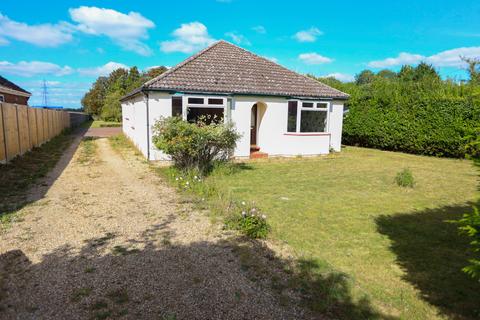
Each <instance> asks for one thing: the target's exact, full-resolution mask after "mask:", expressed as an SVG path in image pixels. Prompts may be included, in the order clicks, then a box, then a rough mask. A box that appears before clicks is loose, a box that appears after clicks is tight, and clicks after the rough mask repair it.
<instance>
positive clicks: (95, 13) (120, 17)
mask: <svg viewBox="0 0 480 320" xmlns="http://www.w3.org/2000/svg"><path fill="white" fill-rule="evenodd" d="M69 12H70V17H71V18H72V20H73V21H75V22H76V23H78V25H76V29H77V30H79V31H81V32H84V33H86V34H91V35H97V36H98V35H104V36H107V37H109V38H110V39H111V40H112V41H113V42H115V43H117V44H118V45H119V46H121V47H122V48H124V49H125V50H129V51H133V52H136V53H138V54H141V55H145V56H146V55H150V54H152V50H151V49H150V48H149V47H148V46H147V45H146V44H145V43H143V42H142V41H141V40H144V39H147V38H148V29H151V28H153V27H155V24H154V23H153V22H152V21H151V20H149V19H147V18H145V17H144V16H142V15H141V14H140V13H138V12H129V13H128V14H125V13H122V12H118V11H116V10H112V9H105V8H97V7H86V6H82V7H79V8H75V9H69Z"/></svg>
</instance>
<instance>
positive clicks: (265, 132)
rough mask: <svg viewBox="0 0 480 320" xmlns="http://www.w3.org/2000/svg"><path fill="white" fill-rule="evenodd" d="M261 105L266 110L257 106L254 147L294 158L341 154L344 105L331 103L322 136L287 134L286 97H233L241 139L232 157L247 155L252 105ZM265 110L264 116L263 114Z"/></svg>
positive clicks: (337, 102)
mask: <svg viewBox="0 0 480 320" xmlns="http://www.w3.org/2000/svg"><path fill="white" fill-rule="evenodd" d="M257 102H262V103H264V104H265V105H266V106H267V107H266V108H265V109H264V108H263V107H260V105H259V107H258V110H259V114H258V116H257V127H258V132H257V146H258V147H260V151H262V152H266V153H268V154H269V155H273V156H274V155H277V156H295V155H318V154H327V153H329V150H330V147H332V148H333V149H335V150H337V151H340V145H341V136H342V121H343V102H341V101H332V102H331V105H330V112H329V114H328V117H329V119H328V129H327V132H325V133H320V134H309V133H288V132H287V119H288V102H287V99H285V98H275V97H253V96H236V97H235V98H234V106H233V108H232V121H233V122H234V123H235V126H236V128H237V130H238V131H239V132H240V133H241V134H242V138H241V139H240V141H239V142H238V144H237V149H236V150H235V156H237V157H248V156H249V155H250V112H251V108H252V106H253V105H254V104H255V103H257ZM262 109H264V110H263V111H264V113H263V111H262Z"/></svg>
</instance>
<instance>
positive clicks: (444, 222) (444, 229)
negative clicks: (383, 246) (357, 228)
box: [376, 203, 480, 319]
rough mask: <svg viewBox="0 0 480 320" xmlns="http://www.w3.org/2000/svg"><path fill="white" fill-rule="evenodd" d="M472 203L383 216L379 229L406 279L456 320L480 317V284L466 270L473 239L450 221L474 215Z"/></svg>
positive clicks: (441, 310) (424, 297)
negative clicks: (389, 244)
mask: <svg viewBox="0 0 480 320" xmlns="http://www.w3.org/2000/svg"><path fill="white" fill-rule="evenodd" d="M472 205H473V204H470V203H468V204H465V205H459V206H447V207H442V208H437V209H428V210H424V211H420V212H413V213H405V214H397V215H384V216H380V217H379V218H377V220H376V223H377V228H378V231H379V232H380V233H381V234H384V235H387V236H388V237H389V238H390V240H391V250H392V251H393V252H394V253H395V254H396V256H397V263H398V264H399V265H400V266H401V267H402V268H403V270H404V271H405V275H404V279H405V280H406V281H408V282H410V283H411V284H412V285H414V286H415V288H417V289H418V290H419V291H420V293H421V296H422V298H423V299H424V300H425V301H427V302H428V303H430V304H432V305H434V306H436V307H437V308H438V309H439V310H440V312H441V313H443V314H444V315H446V316H448V317H450V318H452V319H478V318H479V317H480V282H478V281H475V280H473V279H472V278H470V277H469V276H467V275H466V274H465V273H463V272H462V271H461V269H462V268H463V267H465V266H466V265H467V264H468V259H471V258H472V257H473V255H472V252H471V251H469V245H468V242H469V240H468V238H467V237H465V236H463V235H461V234H459V232H458V228H457V227H458V226H457V225H455V224H453V223H449V222H448V221H451V220H458V219H459V218H460V217H461V216H462V215H463V214H464V213H466V212H469V211H471V210H472Z"/></svg>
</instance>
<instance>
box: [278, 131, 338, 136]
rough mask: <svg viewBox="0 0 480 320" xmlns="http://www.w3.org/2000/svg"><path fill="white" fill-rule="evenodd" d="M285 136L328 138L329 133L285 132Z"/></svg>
mask: <svg viewBox="0 0 480 320" xmlns="http://www.w3.org/2000/svg"><path fill="white" fill-rule="evenodd" d="M283 135H285V136H329V135H331V134H330V132H286V133H284V134H283Z"/></svg>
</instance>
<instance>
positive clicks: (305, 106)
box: [302, 102, 313, 108]
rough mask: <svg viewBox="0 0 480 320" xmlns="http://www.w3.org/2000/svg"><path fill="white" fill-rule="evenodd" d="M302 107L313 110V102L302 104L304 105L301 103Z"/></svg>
mask: <svg viewBox="0 0 480 320" xmlns="http://www.w3.org/2000/svg"><path fill="white" fill-rule="evenodd" d="M302 107H304V108H313V102H304V103H302Z"/></svg>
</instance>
